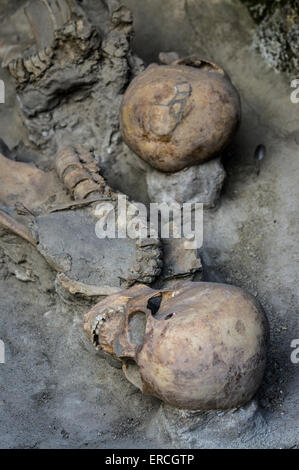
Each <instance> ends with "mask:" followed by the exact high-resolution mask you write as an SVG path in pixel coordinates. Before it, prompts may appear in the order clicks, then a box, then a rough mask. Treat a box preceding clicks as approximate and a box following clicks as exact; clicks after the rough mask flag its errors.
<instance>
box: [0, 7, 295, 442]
mask: <svg viewBox="0 0 299 470" xmlns="http://www.w3.org/2000/svg"><path fill="white" fill-rule="evenodd" d="M15 3H16V2H15ZM81 3H82V4H83V5H84V3H86V2H84V1H83V2H81ZM124 3H125V4H126V5H128V6H129V7H130V8H131V9H132V11H133V12H134V16H135V29H136V35H135V39H134V50H135V52H136V53H137V54H138V55H139V56H140V57H142V58H143V59H144V60H145V62H146V63H150V62H152V61H157V60H158V53H159V52H160V51H163V52H168V51H176V52H178V53H179V54H180V55H181V56H184V55H191V54H197V55H201V56H203V57H206V58H208V59H211V60H213V61H215V62H216V63H218V64H219V65H220V66H222V67H223V68H224V69H225V70H226V71H227V72H228V73H229V74H230V76H231V78H232V81H233V83H234V84H235V86H236V87H237V89H238V90H239V92H240V95H241V100H242V124H241V127H240V129H239V132H238V134H237V136H236V138H235V139H234V141H233V143H232V144H231V146H230V148H229V149H228V150H227V151H226V153H225V155H223V162H224V166H225V169H226V172H227V179H226V183H225V186H224V188H223V191H222V194H221V198H220V201H219V204H218V206H217V207H216V208H215V209H213V210H206V211H205V216H204V245H203V248H202V260H203V268H204V279H205V280H207V281H214V282H219V281H221V282H226V283H232V284H235V285H237V286H239V287H243V288H245V289H246V290H248V291H249V292H251V293H252V294H253V295H255V296H256V297H257V298H258V299H259V300H260V302H261V303H262V305H263V307H264V309H265V311H266V314H267V316H268V319H269V323H270V330H271V340H270V346H269V362H268V368H267V373H266V376H265V379H264V383H263V385H262V388H261V390H260V392H259V394H258V397H257V401H254V402H252V403H251V404H249V405H248V407H247V408H245V409H241V410H239V411H236V412H235V413H233V412H232V413H229V414H226V415H224V416H222V415H221V416H219V415H218V414H217V413H212V414H209V415H208V416H207V415H204V416H200V417H197V418H196V419H197V421H196V423H197V424H196V426H197V427H196V430H195V431H194V429H193V430H192V423H194V417H192V416H189V415H187V416H186V415H184V414H183V413H176V412H174V410H168V409H165V408H164V407H163V405H161V403H160V402H159V401H158V400H155V399H153V398H150V397H146V396H142V395H141V393H140V392H139V391H138V390H137V389H135V388H134V386H132V385H130V384H129V383H128V382H127V381H126V379H125V378H124V376H123V373H122V371H121V370H119V369H117V368H114V367H111V365H110V364H109V363H108V362H107V361H106V360H104V359H103V358H101V357H99V356H98V355H96V354H95V352H94V351H93V350H92V347H91V346H90V345H89V344H88V341H87V340H86V338H85V336H84V333H83V330H82V316H83V314H84V313H85V311H86V310H87V306H86V305H80V304H76V303H74V304H69V305H66V304H64V303H63V302H62V301H61V300H60V299H59V297H57V295H56V294H55V292H54V289H53V282H52V281H53V279H52V276H53V274H52V272H51V270H50V268H48V267H47V266H46V264H45V263H43V261H42V258H41V257H40V256H39V255H38V256H37V255H34V254H32V253H31V252H30V253H28V255H27V256H29V257H33V261H32V263H35V266H36V269H37V271H38V273H39V279H40V281H39V282H37V280H36V279H33V280H27V281H26V282H24V281H23V282H22V281H21V280H19V279H17V278H16V276H15V275H13V274H12V273H11V271H12V270H11V269H9V267H7V259H6V258H5V257H3V255H1V256H2V258H0V279H1V280H0V292H1V296H0V297H1V320H0V338H1V339H2V340H3V341H4V343H5V346H6V363H5V364H0V392H1V397H0V407H1V414H2V419H1V423H0V430H1V431H0V446H1V448H5V447H10V448H24V447H25V448H53V447H59V448H63V447H67V448H69V447H76V448H78V447H80V448H81V447H82V448H83V447H91V448H96V447H101V448H134V447H147V448H148V447H155V448H161V447H167V446H174V447H182V448H184V447H185V446H188V447H191V448H197V447H208V448H211V447H241V448H244V447H245V448H259V447H264V448H294V447H298V419H299V408H298V397H297V389H298V370H299V369H298V367H299V366H298V365H295V364H292V362H291V360H290V355H291V352H292V349H291V347H290V344H291V341H292V340H293V339H295V338H298V337H299V331H298V308H297V305H298V294H299V292H298V281H299V279H298V242H297V233H298V217H297V212H298V197H299V190H298V188H299V185H298V178H299V174H298V163H297V161H298V145H299V126H298V110H299V107H298V106H299V105H298V104H293V103H292V102H291V100H290V93H291V91H292V89H291V87H290V79H289V78H288V77H287V76H286V75H284V74H283V73H277V72H275V71H274V70H273V68H271V67H270V66H269V64H268V63H267V62H266V61H265V59H264V58H263V57H262V56H261V55H260V53H259V52H258V51H257V50H256V47H255V45H254V38H255V34H256V31H257V25H256V24H255V23H254V22H253V20H252V18H251V17H250V15H249V13H248V10H247V9H246V7H245V5H242V4H241V3H240V2H239V1H237V0H223V1H221V2H219V1H218V0H209V1H208V0H171V1H170V0H165V1H163V6H161V2H160V1H159V0H143V1H142V2H140V1H138V0H125V1H124ZM7 4H8V2H1V10H0V16H1V13H2V11H4V8H6V7H7ZM88 4H89V10H90V11H94V9H95V7H94V4H95V2H94V1H91V0H89V2H88ZM2 7H3V8H2ZM9 7H10V8H11V9H12V10H13V2H9ZM0 78H1V79H4V80H5V83H6V84H7V88H6V90H7V100H6V105H5V107H4V105H0V128H1V135H0V137H1V138H2V139H4V140H5V142H6V143H7V145H8V146H9V147H10V149H12V148H13V147H14V146H15V145H16V143H17V142H18V141H19V140H20V138H21V137H22V135H23V132H24V130H23V128H22V126H21V125H19V124H14V125H12V124H11V123H12V122H13V123H15V122H17V123H19V121H18V120H16V117H15V114H16V111H15V110H16V107H15V91H14V86H13V83H12V81H11V80H10V78H9V76H8V74H7V73H6V72H5V71H4V70H3V69H1V70H0ZM259 144H264V145H265V146H266V156H265V157H264V159H263V160H262V161H261V167H260V173H259V174H257V171H256V161H255V159H254V152H255V149H256V147H257V145H259ZM124 158H125V157H124ZM126 169H127V170H128V171H129V172H130V175H129V177H128V182H127V183H126V191H127V192H128V193H129V194H130V191H131V194H130V195H131V196H132V195H133V196H134V197H135V199H136V198H137V196H138V195H139V199H140V200H147V194H144V193H143V192H142V191H143V190H142V188H146V185H145V184H144V173H143V170H142V169H141V170H140V167H138V168H136V172H134V171H133V170H132V164H131V163H130V159H128V161H125V162H123V167H122V171H126ZM140 174H141V175H142V177H141V178H139V176H140ZM136 175H138V178H139V184H138V191H136V188H135V187H134V188H132V189H131V190H130V185H131V182H132V181H134V178H136ZM117 178H118V177H117V176H116V177H115V179H114V183H115V184H117V181H118V180H117ZM119 178H120V177H119ZM142 178H143V179H142ZM144 191H145V190H144ZM12 241H13V243H14V244H16V245H15V246H17V245H18V244H19V243H21V242H20V241H16V240H12ZM22 243H23V242H22ZM0 253H3V252H1V251H0ZM33 274H34V273H33ZM219 426H220V428H219ZM217 429H220V431H219V432H218V433H217V432H216V430H217Z"/></svg>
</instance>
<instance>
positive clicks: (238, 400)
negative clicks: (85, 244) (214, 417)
mask: <svg viewBox="0 0 299 470" xmlns="http://www.w3.org/2000/svg"><path fill="white" fill-rule="evenodd" d="M84 329H85V332H86V333H87V335H88V336H89V337H90V339H91V341H92V343H93V344H94V346H95V348H96V349H98V350H102V351H104V352H105V353H108V354H111V355H112V356H113V357H114V358H116V359H118V360H120V361H121V362H122V366H123V370H124V373H125V375H126V377H127V379H128V380H129V381H130V382H132V383H133V384H134V385H136V386H137V387H138V388H140V390H141V391H142V392H143V393H145V394H150V395H154V396H156V397H158V398H160V399H161V400H163V401H165V402H166V403H168V404H170V405H172V406H175V407H178V408H183V409H194V410H210V409H228V408H234V407H238V406H241V405H243V404H245V403H246V402H247V401H248V400H250V399H251V398H252V396H253V395H254V394H255V392H256V391H257V389H258V387H259V385H260V383H261V380H262V378H263V374H264V370H265V364H266V343H267V334H268V327H267V320H266V317H265V314H264V312H263V310H262V308H261V306H260V305H259V303H258V302H257V301H256V300H255V299H254V298H253V297H252V296H250V295H249V294H247V293H246V292H245V291H243V290H241V289H239V288H237V287H234V286H230V285H224V284H215V283H205V282H203V283H196V282H194V283H193V282H187V283H184V284H181V285H178V286H176V287H175V288H174V289H164V290H159V291H157V290H154V289H151V288H149V287H146V286H143V285H139V286H134V287H133V288H131V289H128V290H126V291H123V292H120V293H119V294H115V295H112V296H110V297H107V298H106V299H105V300H104V301H102V302H100V303H98V304H97V305H96V306H95V307H94V308H93V309H92V310H91V311H90V312H88V313H87V314H86V315H85V319H84Z"/></svg>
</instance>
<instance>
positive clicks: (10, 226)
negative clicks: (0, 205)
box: [0, 209, 37, 246]
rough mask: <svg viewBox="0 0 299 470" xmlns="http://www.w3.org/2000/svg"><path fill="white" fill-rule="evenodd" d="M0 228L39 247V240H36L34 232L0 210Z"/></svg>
mask: <svg viewBox="0 0 299 470" xmlns="http://www.w3.org/2000/svg"><path fill="white" fill-rule="evenodd" d="M0 226H1V227H3V228H4V229H5V230H8V231H10V232H12V233H14V234H15V235H18V236H19V237H21V238H23V239H24V240H26V241H27V242H29V243H31V245H33V246H37V240H36V239H35V238H34V236H33V234H32V232H31V231H30V230H29V229H28V228H27V227H26V226H25V225H23V224H21V223H20V222H18V221H17V220H15V219H14V218H13V217H11V216H10V215H9V214H6V213H5V212H3V211H2V210H1V209H0Z"/></svg>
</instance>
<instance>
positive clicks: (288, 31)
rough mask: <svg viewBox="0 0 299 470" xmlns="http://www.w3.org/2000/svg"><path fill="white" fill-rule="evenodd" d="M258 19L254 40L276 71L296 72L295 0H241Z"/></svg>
mask: <svg viewBox="0 0 299 470" xmlns="http://www.w3.org/2000/svg"><path fill="white" fill-rule="evenodd" d="M243 3H245V4H246V5H247V6H248V8H249V11H250V13H251V14H252V16H253V18H254V19H255V21H256V22H257V23H258V25H259V26H258V29H257V33H256V36H255V39H254V43H255V45H256V47H257V49H258V50H259V51H260V53H261V54H262V56H263V57H264V58H265V60H266V61H267V62H268V63H269V65H271V67H273V68H274V69H275V70H277V71H281V72H287V73H288V74H289V75H291V76H294V77H296V76H297V75H298V73H299V58H298V57H299V2H298V0H276V1H273V0H272V1H268V0H263V1H259V0H243Z"/></svg>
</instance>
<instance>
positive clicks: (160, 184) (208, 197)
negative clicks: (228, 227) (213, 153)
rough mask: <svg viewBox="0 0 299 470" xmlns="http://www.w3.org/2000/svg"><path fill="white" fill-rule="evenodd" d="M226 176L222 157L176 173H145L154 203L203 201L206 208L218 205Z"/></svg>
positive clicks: (150, 196) (152, 170) (153, 170)
mask: <svg viewBox="0 0 299 470" xmlns="http://www.w3.org/2000/svg"><path fill="white" fill-rule="evenodd" d="M224 179H225V170H224V168H223V165H222V163H221V160H220V159H219V158H218V159H216V160H211V161H210V162H207V163H203V164H201V165H195V166H192V167H191V168H187V169H185V170H181V171H178V172H176V173H162V172H160V171H157V170H155V169H151V170H149V171H147V173H146V182H147V192H148V195H149V198H150V200H151V201H152V202H167V203H172V202H178V203H180V204H182V203H184V202H189V203H192V202H201V203H203V204H205V206H206V207H214V206H215V205H216V203H217V201H218V200H219V197H220V193H221V190H222V186H223V182H224Z"/></svg>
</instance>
